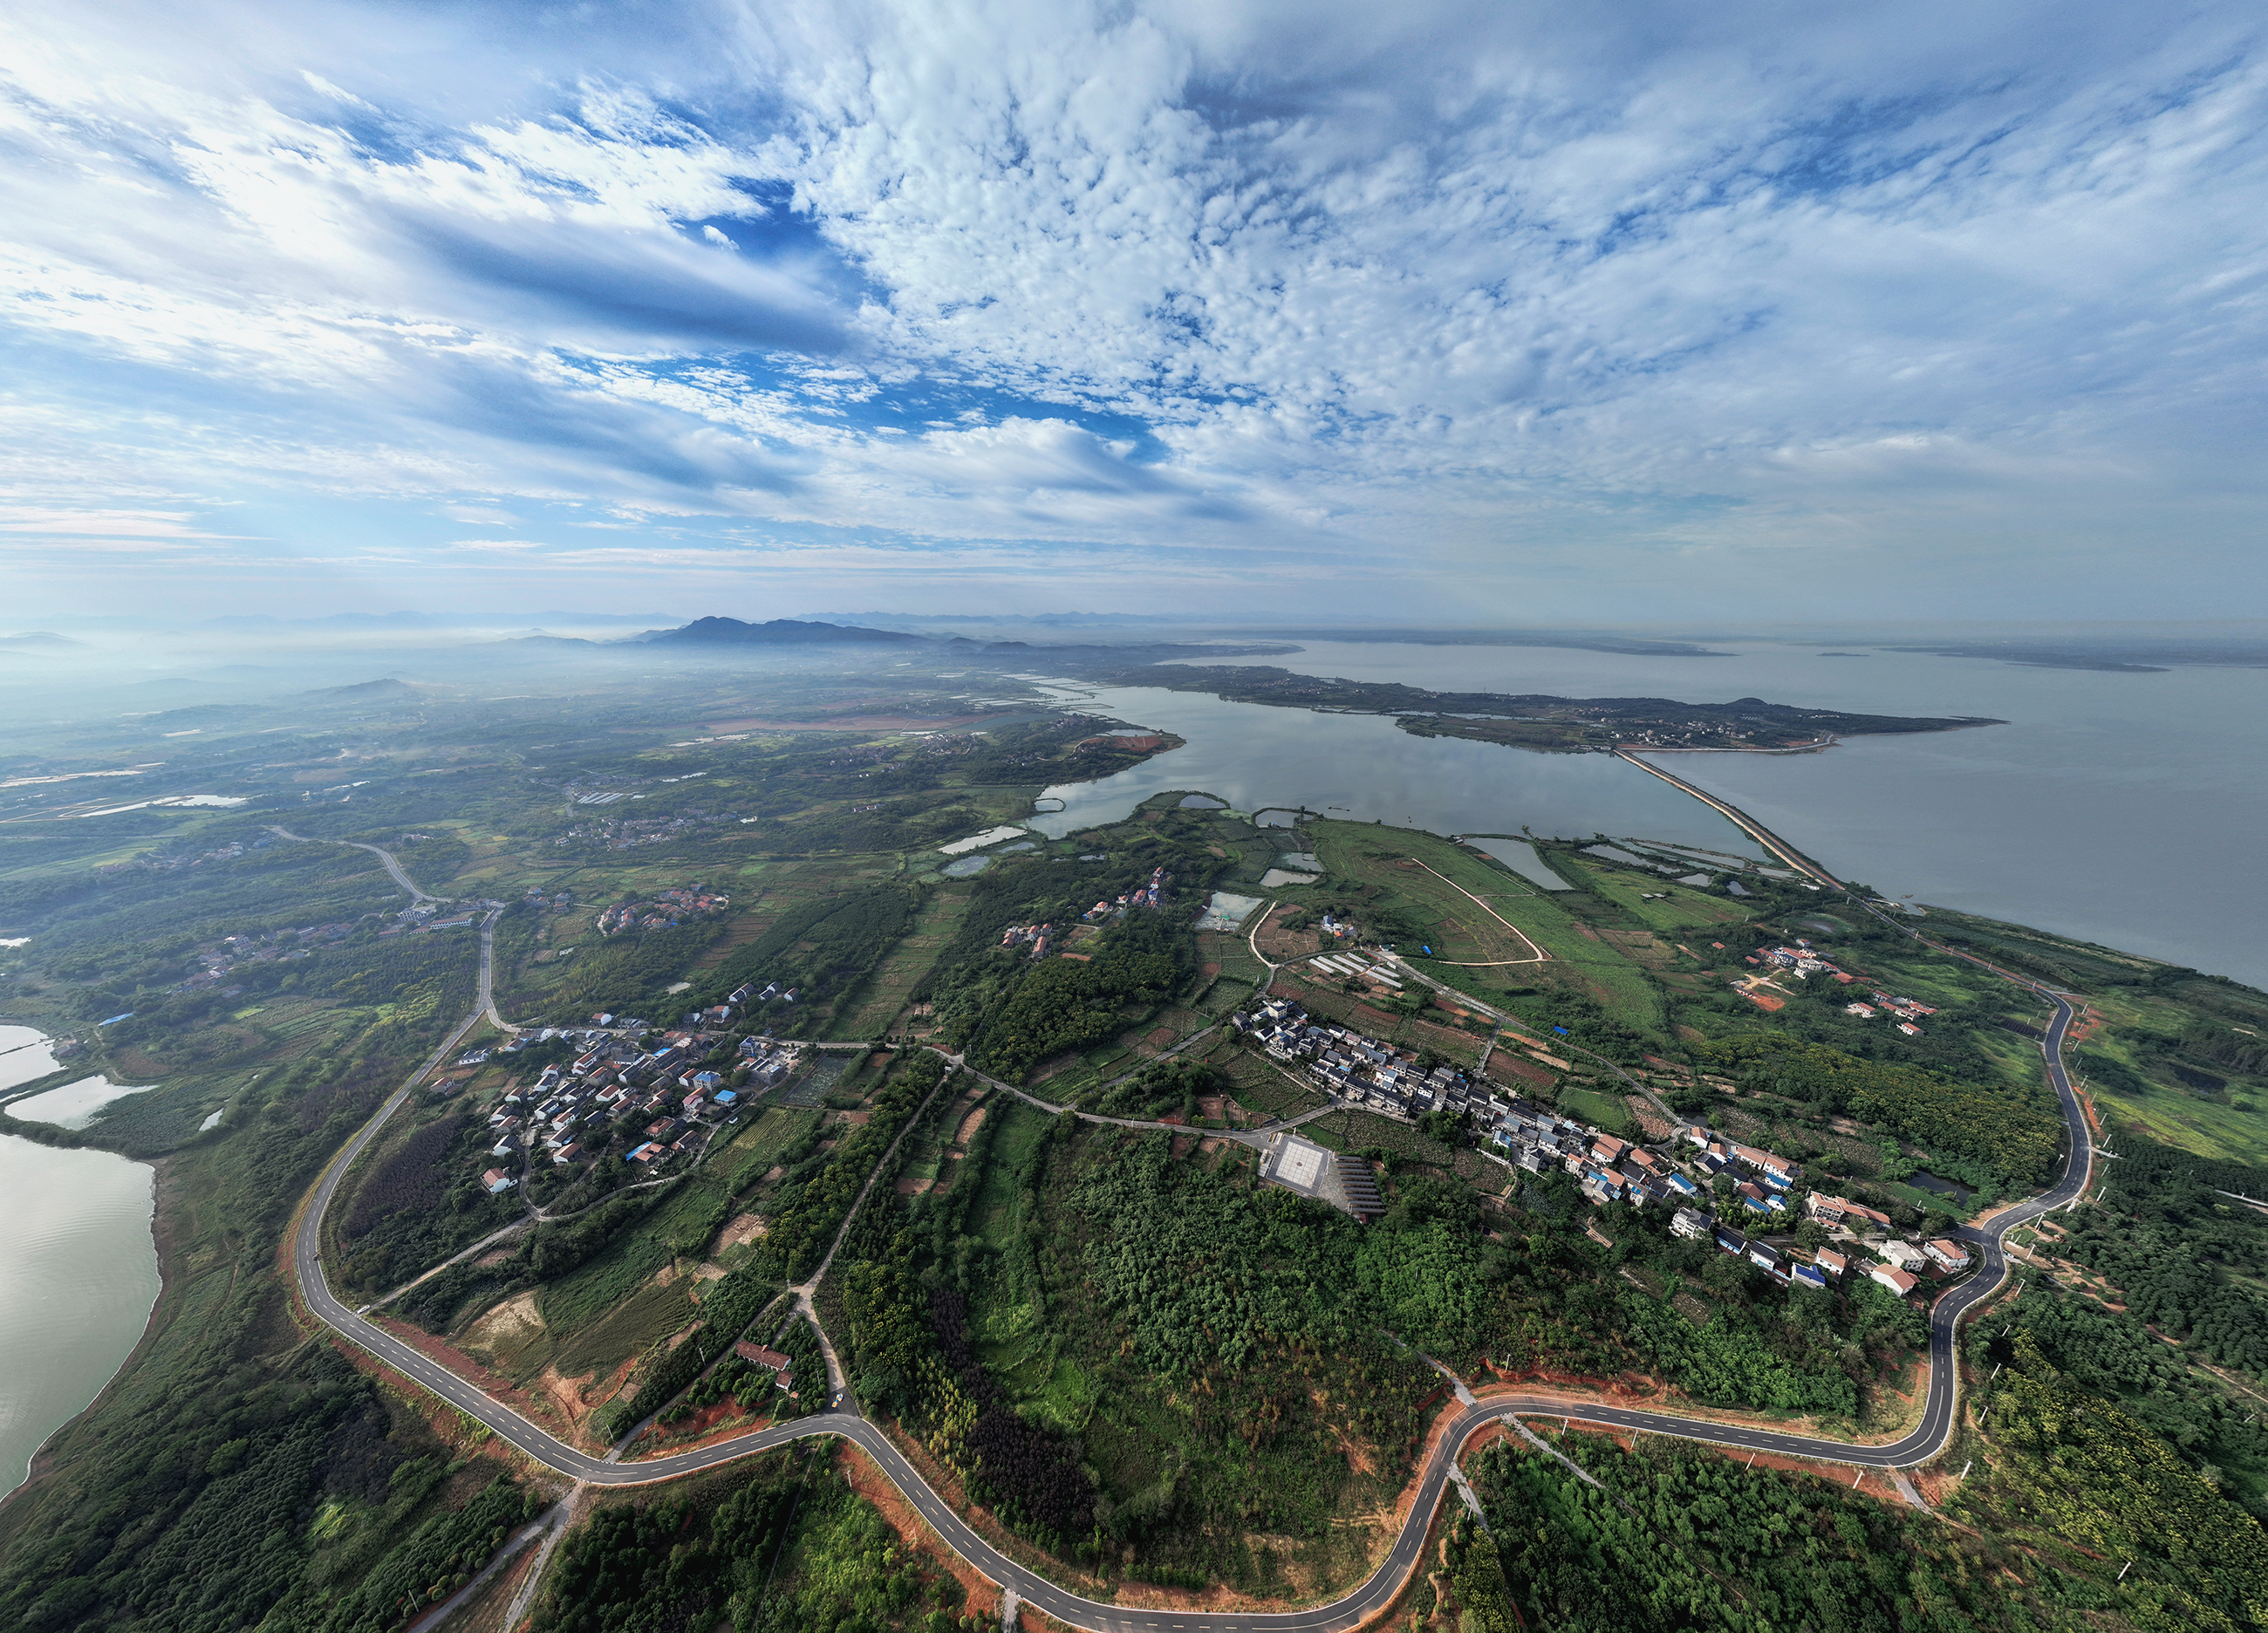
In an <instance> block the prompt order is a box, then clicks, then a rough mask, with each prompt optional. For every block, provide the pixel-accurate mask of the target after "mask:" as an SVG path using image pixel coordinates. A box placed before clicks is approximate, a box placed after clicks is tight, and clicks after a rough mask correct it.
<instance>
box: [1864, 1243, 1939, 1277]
mask: <svg viewBox="0 0 2268 1633" xmlns="http://www.w3.org/2000/svg"><path fill="white" fill-rule="evenodd" d="M1874 1256H1875V1257H1876V1258H1878V1259H1881V1260H1884V1261H1886V1262H1889V1263H1891V1264H1895V1265H1896V1266H1897V1267H1898V1268H1899V1269H1902V1270H1915V1269H1920V1268H1921V1267H1922V1266H1923V1265H1925V1264H1926V1263H1928V1262H1929V1255H1928V1254H1926V1253H1924V1252H1922V1250H1921V1249H1920V1248H1918V1247H1915V1246H1914V1245H1913V1244H1912V1243H1911V1242H1903V1241H1900V1240H1898V1239H1896V1238H1895V1237H1893V1238H1891V1239H1889V1241H1886V1242H1884V1243H1883V1244H1882V1245H1881V1247H1877V1248H1875V1249H1874Z"/></svg>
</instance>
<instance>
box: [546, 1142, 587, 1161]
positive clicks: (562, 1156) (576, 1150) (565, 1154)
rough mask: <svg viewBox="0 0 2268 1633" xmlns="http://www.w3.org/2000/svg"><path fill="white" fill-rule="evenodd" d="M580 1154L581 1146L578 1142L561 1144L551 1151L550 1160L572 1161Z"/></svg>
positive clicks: (581, 1151) (581, 1152)
mask: <svg viewBox="0 0 2268 1633" xmlns="http://www.w3.org/2000/svg"><path fill="white" fill-rule="evenodd" d="M582 1154H583V1147H582V1146H581V1144H567V1145H562V1146H561V1147H560V1148H559V1149H558V1150H557V1151H553V1152H552V1153H551V1160H552V1161H553V1162H554V1163H563V1162H572V1161H574V1160H575V1159H577V1158H578V1157H580V1156H581V1155H582Z"/></svg>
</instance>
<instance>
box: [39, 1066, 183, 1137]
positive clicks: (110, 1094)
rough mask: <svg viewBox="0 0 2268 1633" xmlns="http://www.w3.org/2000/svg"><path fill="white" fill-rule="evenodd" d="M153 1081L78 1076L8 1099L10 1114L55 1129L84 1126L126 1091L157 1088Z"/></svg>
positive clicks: (126, 1093)
mask: <svg viewBox="0 0 2268 1633" xmlns="http://www.w3.org/2000/svg"><path fill="white" fill-rule="evenodd" d="M158 1086H159V1085H157V1084H154V1083H142V1084H123V1083H113V1082H112V1081H111V1080H110V1079H109V1078H105V1077H102V1076H100V1075H99V1074H98V1075H96V1076H94V1077H92V1078H80V1079H79V1080H78V1081H77V1083H66V1084H64V1085H63V1086H62V1087H61V1088H57V1089H43V1090H41V1091H40V1092H39V1093H37V1094H33V1095H28V1096H26V1098H25V1099H23V1100H11V1101H9V1102H8V1105H7V1107H6V1108H5V1109H6V1111H7V1113H8V1114H9V1115H10V1116H11V1117H18V1118H21V1119H22V1120H24V1121H25V1122H51V1123H53V1124H55V1127H56V1128H58V1129H85V1128H89V1127H92V1125H93V1123H94V1122H95V1120H96V1119H97V1118H99V1117H100V1116H101V1115H102V1114H103V1113H104V1112H106V1111H107V1110H109V1109H110V1107H112V1106H114V1104H116V1103H117V1102H118V1101H120V1100H124V1099H125V1098H126V1097H127V1096H128V1095H129V1094H147V1093H149V1092H150V1091H151V1090H152V1089H154V1088H157V1087H158Z"/></svg>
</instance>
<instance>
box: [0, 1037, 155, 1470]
mask: <svg viewBox="0 0 2268 1633" xmlns="http://www.w3.org/2000/svg"><path fill="white" fill-rule="evenodd" d="M53 1070H55V1056H53V1055H51V1054H49V1053H48V1048H47V1037H46V1034H45V1033H40V1032H39V1031H36V1030H34V1029H33V1028H32V1027H30V1026H0V1090H6V1089H11V1088H13V1087H15V1086H16V1085H18V1084H23V1083H29V1082H31V1081H33V1079H34V1078H42V1077H45V1076H46V1075H47V1074H48V1072H51V1071H53ZM33 1098H34V1099H35V1100H45V1099H46V1098H47V1096H46V1095H45V1094H40V1095H37V1096H34V1097H33ZM107 1098H109V1099H115V1098H117V1096H116V1094H115V1092H112V1093H110V1094H109V1095H108V1096H107ZM22 1103H24V1102H18V1104H22ZM155 1176H156V1170H155V1169H153V1168H151V1166H149V1165H148V1164H147V1163H139V1162H129V1161H127V1160H126V1159H124V1158H123V1157H120V1156H117V1155H114V1153H112V1152H109V1151H55V1150H52V1149H50V1148H49V1147H48V1146H45V1145H38V1144H33V1142H31V1141H30V1140H25V1139H17V1138H13V1137H11V1136H8V1135H6V1134H0V1242H4V1243H5V1244H6V1245H7V1251H6V1252H5V1253H4V1254H0V1496H4V1495H5V1494H6V1493H8V1492H10V1491H12V1490H15V1489H16V1488H17V1487H18V1486H19V1485H21V1484H23V1483H24V1479H25V1476H26V1475H27V1474H29V1473H30V1471H31V1465H32V1454H33V1453H34V1452H36V1451H38V1450H39V1448H40V1442H42V1441H44V1440H45V1439H46V1438H48V1436H49V1435H51V1434H53V1433H55V1431H56V1430H58V1429H60V1428H62V1427H63V1424H64V1423H68V1422H69V1421H70V1419H71V1418H72V1417H73V1416H76V1415H77V1413H78V1412H80V1411H82V1410H84V1409H85V1406H86V1404H87V1402H88V1401H92V1400H93V1399H94V1397H95V1395H96V1394H97V1393H98V1392H99V1390H100V1389H101V1388H102V1387H103V1385H105V1384H106V1383H107V1382H109V1381H110V1379H111V1378H112V1377H113V1376H114V1374H115V1373H116V1372H117V1371H118V1369H119V1367H120V1366H121V1365H123V1364H124V1362H125V1360H126V1357H127V1356H128V1355H129V1354H130V1353H132V1351H133V1349H134V1346H135V1344H136V1342H137V1341H138V1340H139V1339H140V1338H141V1336H142V1329H143V1328H144V1325H145V1324H147V1322H148V1321H149V1319H150V1306H151V1305H152V1304H154V1303H156V1302H157V1298H158V1249H157V1244H156V1243H155V1241H154V1240H152V1239H151V1234H150V1225H151V1219H152V1217H154V1216H155V1213H156V1195H155V1192H154V1191H153V1189H152V1183H153V1181H154V1179H155Z"/></svg>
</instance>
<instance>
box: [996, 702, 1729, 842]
mask: <svg viewBox="0 0 2268 1633" xmlns="http://www.w3.org/2000/svg"><path fill="white" fill-rule="evenodd" d="M1287 661H1288V660H1287ZM1051 689H1053V690H1055V691H1056V692H1057V693H1058V695H1060V696H1061V697H1062V698H1063V700H1064V701H1065V702H1077V703H1078V704H1079V707H1081V708H1083V709H1086V710H1093V711H1094V712H1096V713H1101V714H1109V715H1115V716H1116V717H1118V718H1120V719H1122V720H1130V721H1135V722H1138V723H1139V724H1141V725H1145V726H1149V727H1152V729H1162V730H1165V731H1167V732H1173V733H1174V734H1175V736H1177V737H1180V738H1182V739H1186V746H1185V747H1181V748H1177V749H1175V750H1173V751H1172V752H1170V753H1168V754H1156V755H1153V756H1152V757H1151V758H1150V759H1148V760H1145V761H1143V762H1142V763H1141V764H1140V765H1138V766H1131V767H1129V768H1128V769H1125V770H1123V771H1121V772H1119V773H1118V774H1116V776H1107V777H1104V778H1102V779H1101V780H1100V781H1099V782H1093V783H1066V784H1064V785H1062V786H1059V787H1056V788H1050V789H1049V790H1048V791H1047V794H1046V798H1047V799H1048V800H1049V801H1050V802H1052V801H1056V800H1060V801H1061V802H1062V805H1063V808H1062V809H1061V810H1060V811H1052V812H1048V813H1042V814H1037V815H1035V816H1033V817H1032V818H1031V819H1030V824H1031V826H1032V827H1033V828H1037V829H1039V830H1040V831H1041V832H1042V833H1044V834H1047V835H1050V836H1052V837H1056V838H1060V837H1062V836H1063V835H1066V834H1071V833H1075V832H1077V831H1078V830H1079V829H1081V828H1092V827H1094V826H1095V825H1096V824H1098V823H1102V822H1115V821H1117V820H1120V819H1122V818H1123V817H1124V816H1125V815H1126V814H1127V813H1129V812H1130V811H1132V810H1133V809H1134V808H1135V807H1136V806H1137V805H1140V804H1141V803H1142V801H1143V800H1145V799H1146V798H1149V797H1150V796H1151V795H1152V794H1157V793H1162V792H1165V791H1167V790H1170V789H1176V788H1178V789H1189V790H1202V791H1204V792H1206V793H1209V794H1216V795H1219V797H1220V798H1223V799H1226V801H1228V803H1229V804H1230V805H1233V806H1234V807H1235V808H1236V809H1237V810H1239V811H1251V812H1261V813H1266V812H1267V810H1268V808H1269V807H1271V806H1281V805H1288V806H1305V807H1306V808H1307V810H1309V811H1311V812H1314V813H1317V814H1319V815H1322V816H1329V817H1337V818H1345V819H1348V820H1353V821H1359V822H1366V821H1370V820H1373V819H1374V820H1381V821H1386V822H1391V823H1394V824H1396V825H1397V826H1400V827H1404V828H1423V829H1425V830H1427V831H1429V832H1432V833H1437V834H1461V833H1468V832H1479V833H1506V834H1517V833H1520V832H1521V831H1522V830H1523V829H1529V830H1533V831H1534V832H1535V833H1538V834H1543V835H1590V834H1593V833H1597V832H1606V833H1614V834H1630V833H1637V834H1644V835H1646V836H1647V837H1649V838H1653V839H1666V840H1673V841H1677V842H1682V843H1685V844H1691V845H1705V846H1709V847H1712V848H1713V849H1716V850H1728V851H1734V852H1736V853H1738V854H1741V855H1744V856H1756V857H1762V856H1763V855H1764V852H1763V851H1762V850H1757V849H1756V846H1755V845H1753V844H1751V843H1750V842H1749V839H1748V836H1747V835H1744V834H1742V832H1741V830H1740V829H1739V828H1734V826H1733V825H1732V824H1731V823H1730V822H1727V820H1725V819H1724V818H1722V817H1720V816H1719V815H1718V814H1717V813H1715V812H1713V811H1712V810H1710V809H1709V807H1708V806H1706V805H1703V804H1702V803H1701V802H1700V801H1698V800H1697V799H1694V798H1691V797H1690V796H1689V795H1685V794H1681V793H1679V792H1678V791H1676V790H1675V789H1674V788H1672V787H1671V786H1670V785H1669V784H1668V783H1665V782H1663V781H1662V780H1661V778H1659V777H1653V776H1647V775H1646V773H1645V772H1643V771H1641V770H1639V769H1638V768H1637V767H1635V766H1631V765H1626V764H1624V762H1623V761H1619V760H1616V758H1614V757H1613V756H1612V755H1611V754H1527V753H1523V752H1521V751H1520V750H1517V749H1507V748H1501V747H1498V746H1496V745H1495V744H1492V743H1476V742H1471V741H1469V740H1467V739H1462V738H1450V737H1413V736H1411V735H1410V733H1409V732H1404V731H1403V730H1402V729H1401V728H1400V727H1398V726H1396V725H1395V724H1394V722H1393V721H1392V720H1390V719H1388V718H1387V717H1384V716H1381V715H1337V714H1316V713H1312V712H1310V711H1309V710H1304V709H1274V708H1270V707H1268V706H1266V705H1264V704H1260V703H1233V702H1224V701H1223V700H1222V699H1220V698H1218V697H1210V696H1206V695H1204V694H1202V693H1197V692H1169V691H1166V690H1164V689H1163V688H1154V687H1074V686H1072V685H1071V684H1070V683H1068V682H1065V683H1061V684H1058V685H1057V686H1055V687H1053V688H1051Z"/></svg>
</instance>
